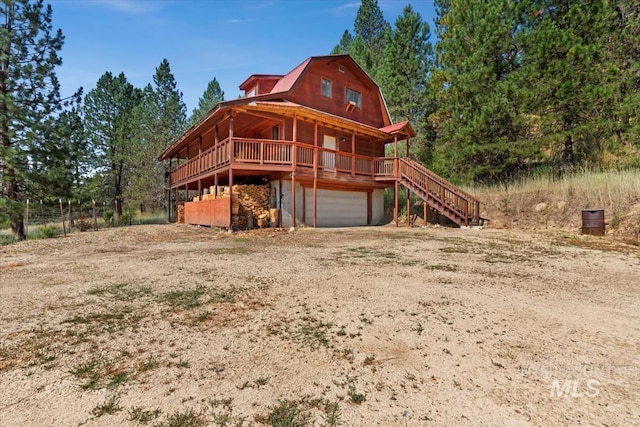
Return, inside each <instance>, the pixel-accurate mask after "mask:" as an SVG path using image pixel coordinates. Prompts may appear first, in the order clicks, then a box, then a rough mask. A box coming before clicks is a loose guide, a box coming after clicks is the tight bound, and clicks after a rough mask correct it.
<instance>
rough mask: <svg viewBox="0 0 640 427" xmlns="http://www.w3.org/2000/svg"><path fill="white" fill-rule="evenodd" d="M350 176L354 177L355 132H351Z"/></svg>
mask: <svg viewBox="0 0 640 427" xmlns="http://www.w3.org/2000/svg"><path fill="white" fill-rule="evenodd" d="M351 176H352V177H355V176H356V132H355V131H353V130H352V131H351Z"/></svg>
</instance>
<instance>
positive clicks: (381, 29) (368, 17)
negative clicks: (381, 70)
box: [354, 0, 390, 75]
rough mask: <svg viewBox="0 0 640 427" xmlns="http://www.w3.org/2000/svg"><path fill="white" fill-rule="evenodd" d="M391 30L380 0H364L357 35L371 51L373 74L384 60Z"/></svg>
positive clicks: (356, 22)
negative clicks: (386, 40) (386, 37)
mask: <svg viewBox="0 0 640 427" xmlns="http://www.w3.org/2000/svg"><path fill="white" fill-rule="evenodd" d="M389 30H390V25H389V23H388V22H387V21H386V20H385V19H384V15H383V13H382V9H380V6H379V5H378V0H362V3H361V4H360V7H359V8H358V13H357V14H356V20H355V24H354V32H355V37H356V38H358V37H360V38H361V39H362V41H363V43H364V45H365V46H366V48H367V50H368V51H369V52H370V55H371V61H372V66H371V68H372V70H371V71H373V73H372V74H373V75H375V72H376V71H377V70H378V66H379V65H380V63H381V62H382V56H383V52H384V46H385V34H386V33H387V32H388V31H389Z"/></svg>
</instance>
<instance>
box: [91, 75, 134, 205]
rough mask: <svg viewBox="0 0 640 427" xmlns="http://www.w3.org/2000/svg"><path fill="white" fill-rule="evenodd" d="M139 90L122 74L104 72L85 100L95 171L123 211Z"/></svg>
mask: <svg viewBox="0 0 640 427" xmlns="http://www.w3.org/2000/svg"><path fill="white" fill-rule="evenodd" d="M141 98H142V91H141V90H140V89H137V88H135V87H134V86H133V85H132V84H131V83H129V82H128V81H127V78H126V77H125V75H124V73H120V74H119V75H118V76H115V77H114V76H113V74H112V73H111V72H106V73H105V74H103V75H102V77H100V79H99V80H98V83H97V84H96V87H95V88H94V89H92V90H91V91H90V92H89V93H88V94H87V96H86V97H85V99H84V114H85V127H86V130H87V135H88V137H89V142H90V143H91V146H92V149H93V151H94V153H95V154H96V160H97V162H96V165H95V167H96V171H97V173H100V174H101V176H102V177H103V180H104V188H105V190H106V194H107V195H108V197H110V198H111V201H117V202H118V213H119V214H121V213H122V202H123V199H124V192H125V189H126V188H127V184H128V178H129V176H130V172H131V164H130V157H129V156H130V153H131V150H132V149H133V148H134V147H135V145H136V142H137V141H136V139H135V136H136V131H137V129H138V127H139V122H138V121H137V118H138V116H137V115H135V114H133V113H134V112H135V109H136V108H137V106H138V104H139V103H140V102H141Z"/></svg>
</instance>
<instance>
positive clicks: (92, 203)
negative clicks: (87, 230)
mask: <svg viewBox="0 0 640 427" xmlns="http://www.w3.org/2000/svg"><path fill="white" fill-rule="evenodd" d="M91 205H92V207H93V226H94V227H95V229H96V231H98V217H97V216H96V201H95V200H91Z"/></svg>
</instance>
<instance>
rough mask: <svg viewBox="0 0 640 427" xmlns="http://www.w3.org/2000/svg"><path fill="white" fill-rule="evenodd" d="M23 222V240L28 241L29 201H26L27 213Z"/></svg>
mask: <svg viewBox="0 0 640 427" xmlns="http://www.w3.org/2000/svg"><path fill="white" fill-rule="evenodd" d="M25 217H26V218H25V220H24V239H25V240H29V199H27V212H26V214H25Z"/></svg>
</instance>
